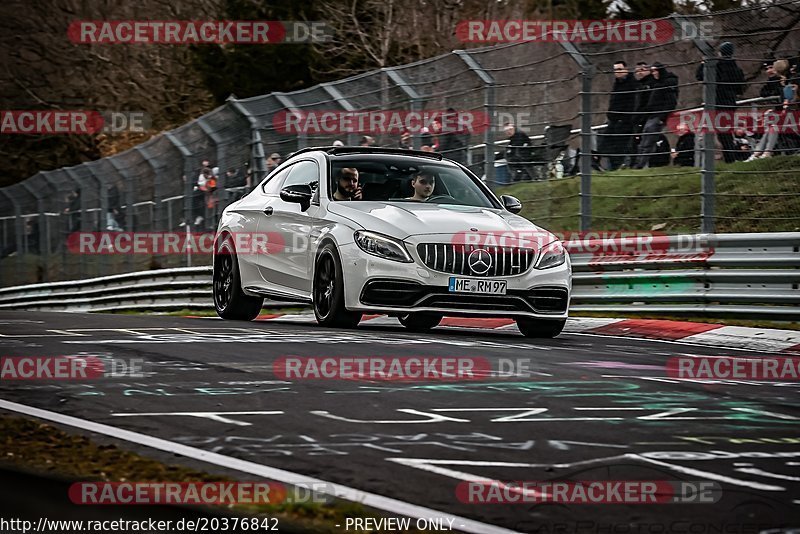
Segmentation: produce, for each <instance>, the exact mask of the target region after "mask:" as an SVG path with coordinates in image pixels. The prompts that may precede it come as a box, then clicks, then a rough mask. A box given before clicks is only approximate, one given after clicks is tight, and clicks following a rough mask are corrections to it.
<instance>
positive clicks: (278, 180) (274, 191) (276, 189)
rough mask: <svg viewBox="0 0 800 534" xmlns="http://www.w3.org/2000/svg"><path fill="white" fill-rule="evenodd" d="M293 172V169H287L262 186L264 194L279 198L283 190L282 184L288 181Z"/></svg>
mask: <svg viewBox="0 0 800 534" xmlns="http://www.w3.org/2000/svg"><path fill="white" fill-rule="evenodd" d="M291 170H292V167H287V168H285V169H283V170H282V171H281V172H279V173H278V174H276V175H274V176H272V177H271V178H270V179H269V181H268V182H267V183H265V184H264V185H263V186H262V188H263V191H264V193H266V194H267V195H271V196H278V194H279V193H280V190H281V184H283V181H284V180H286V177H287V176H288V175H289V171H291Z"/></svg>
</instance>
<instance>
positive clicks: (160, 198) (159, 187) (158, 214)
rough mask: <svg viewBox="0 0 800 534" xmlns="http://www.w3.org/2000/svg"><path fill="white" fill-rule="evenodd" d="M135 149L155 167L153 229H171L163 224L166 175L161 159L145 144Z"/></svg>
mask: <svg viewBox="0 0 800 534" xmlns="http://www.w3.org/2000/svg"><path fill="white" fill-rule="evenodd" d="M135 150H136V151H137V152H138V153H139V155H140V156H141V157H142V159H143V160H144V161H145V162H146V163H147V164H148V165H149V166H150V168H151V169H153V203H154V204H155V207H154V208H153V219H154V220H153V225H152V229H153V231H154V232H158V231H160V230H169V225H168V224H163V222H164V206H163V204H164V176H163V174H162V173H161V172H160V170H161V169H162V168H163V165H162V163H161V161H160V160H159V159H158V158H156V157H155V156H153V155H152V154H151V153H150V151H148V150H147V148H146V147H145V146H144V145H140V146H137V147H135Z"/></svg>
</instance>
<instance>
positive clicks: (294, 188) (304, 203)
mask: <svg viewBox="0 0 800 534" xmlns="http://www.w3.org/2000/svg"><path fill="white" fill-rule="evenodd" d="M313 195H314V192H313V191H312V190H311V186H310V185H308V184H295V185H287V186H286V187H284V188H283V189H281V200H283V201H284V202H296V203H297V204H300V209H302V210H303V211H306V210H307V209H308V207H309V206H311V197H312V196H313Z"/></svg>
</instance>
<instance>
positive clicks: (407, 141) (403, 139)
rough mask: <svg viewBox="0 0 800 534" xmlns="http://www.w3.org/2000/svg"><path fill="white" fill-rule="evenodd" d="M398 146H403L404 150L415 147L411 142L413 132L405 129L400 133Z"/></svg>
mask: <svg viewBox="0 0 800 534" xmlns="http://www.w3.org/2000/svg"><path fill="white" fill-rule="evenodd" d="M397 148H402V149H403V150H411V149H412V148H413V145H412V143H411V132H409V131H408V130H403V133H401V134H400V141H398V143H397Z"/></svg>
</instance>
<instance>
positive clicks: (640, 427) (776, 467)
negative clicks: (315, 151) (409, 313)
mask: <svg viewBox="0 0 800 534" xmlns="http://www.w3.org/2000/svg"><path fill="white" fill-rule="evenodd" d="M0 355H1V356H4V357H9V356H68V355H93V356H97V357H98V358H100V359H101V360H106V361H110V360H109V359H114V360H116V361H118V362H119V361H126V362H134V361H139V360H141V361H143V375H144V376H140V377H131V376H121V377H113V378H112V377H104V378H98V379H94V380H87V381H44V380H39V381H9V380H2V381H0V399H4V400H7V401H13V402H15V403H20V404H24V405H27V406H32V407H36V408H42V409H45V410H50V411H53V412H58V413H61V414H65V415H70V416H74V417H78V418H81V419H85V420H89V421H94V422H98V423H103V424H106V425H111V426H114V427H117V428H123V429H127V430H132V431H136V432H139V433H143V434H147V435H150V436H155V437H158V438H163V439H166V440H170V441H173V442H176V443H180V444H185V445H190V446H192V447H196V448H199V449H203V450H207V451H212V452H215V453H218V454H222V455H226V456H230V457H232V458H239V459H244V460H248V461H250V462H255V463H258V464H264V465H268V466H272V467H276V468H280V469H284V470H288V471H292V472H296V473H300V474H303V475H308V476H312V477H316V478H319V479H323V480H326V481H329V482H333V483H338V484H343V485H346V486H349V487H352V488H356V489H359V490H363V491H367V492H371V493H375V494H379V495H384V496H388V497H392V498H394V499H399V500H401V501H405V502H408V503H412V504H416V505H420V506H424V507H427V508H431V509H433V510H437V511H441V512H443V513H447V514H457V515H458V516H462V517H466V518H470V519H473V520H476V521H480V522H484V523H487V524H491V525H497V526H501V527H504V528H507V529H511V530H515V531H520V532H540V533H554V532H579V533H590V532H596V533H606V534H609V533H610V534H615V533H628V534H630V533H638V532H641V533H659V532H660V533H664V532H687V533H696V534H704V533H717V532H724V533H726V534H729V533H740V532H741V533H744V532H759V531H760V530H762V529H767V528H777V527H787V526H794V527H798V526H800V469H798V465H800V425H798V422H799V421H800V409H799V407H800V403H798V396H797V394H798V387H797V386H798V382H797V381H789V382H776V381H772V382H766V381H763V382H754V381H746V380H736V381H735V380H717V381H692V380H678V379H674V378H672V377H670V375H669V374H668V373H667V370H666V363H667V361H668V359H669V358H671V357H677V356H750V357H761V356H764V354H757V353H754V352H745V351H741V350H737V349H717V348H713V347H701V346H692V345H688V344H682V343H671V342H665V341H651V340H637V339H621V338H615V337H604V336H598V335H587V334H570V333H565V334H562V335H561V336H560V337H558V338H556V339H552V340H529V339H526V338H524V337H522V336H521V335H520V334H519V333H517V332H516V331H514V330H495V331H490V330H469V329H458V328H438V329H435V330H434V331H433V332H431V333H429V334H413V333H409V332H407V331H405V330H404V329H403V328H402V327H401V326H400V325H399V324H397V325H392V324H388V321H383V324H370V323H362V326H360V327H359V328H358V329H355V330H333V329H326V328H320V327H317V326H315V325H311V324H307V323H304V322H298V321H293V320H292V319H291V318H288V319H286V320H280V319H277V320H272V321H263V322H258V321H257V322H253V323H243V322H226V321H222V320H217V319H213V318H186V317H172V316H152V315H151V316H147V315H142V316H131V315H111V314H105V315H104V314H68V313H21V312H0ZM285 356H298V357H312V356H313V357H364V356H381V357H412V356H415V357H419V356H422V357H460V358H467V357H471V358H485V359H486V360H487V361H488V362H489V364H490V367H491V368H492V369H493V370H497V369H499V368H500V367H501V365H502V366H505V368H508V367H509V366H510V365H511V362H518V361H527V362H529V363H530V366H529V370H528V371H526V372H520V373H518V374H517V375H515V376H508V375H505V376H503V375H502V373H496V372H490V373H486V374H485V376H479V377H476V379H473V380H458V381H453V380H427V381H414V382H410V381H383V380H330V379H320V380H311V379H301V380H296V379H293V380H286V379H284V377H283V376H282V375H281V374H280V372H279V371H278V370H277V369H274V368H273V363H274V362H275V361H276V360H277V359H278V358H281V357H285ZM481 361H482V360H481ZM517 369H519V366H518V367H517ZM231 412H268V413H247V414H241V413H237V414H232V413H231ZM125 446H126V447H128V448H132V449H134V450H139V451H143V452H147V450H146V448H145V447H142V446H141V445H134V444H125ZM137 447H138V448H137ZM149 454H150V456H154V457H160V458H164V459H169V461H171V462H173V463H174V462H176V461H177V462H180V461H182V460H181V459H180V458H179V457H175V456H171V455H168V454H165V453H157V452H156V453H153V452H151V453H149ZM184 463H186V464H187V465H191V466H193V467H201V468H202V467H204V466H203V464H202V462H197V461H195V460H191V461H189V460H187V461H185V462H184ZM240 477H241V478H242V479H243V480H249V479H250V478H248V477H247V476H245V475H241V474H240ZM476 479H490V480H499V481H548V480H549V481H552V480H650V481H670V482H679V481H684V482H686V481H691V482H699V481H706V482H714V483H716V484H718V485H719V487H720V488H721V490H722V491H721V494H718V495H716V499H718V500H717V502H714V503H709V502H701V503H663V504H564V503H541V502H525V503H515V504H484V503H469V502H462V501H461V500H459V498H458V497H457V492H456V488H457V486H458V484H459V483H460V482H463V481H469V480H476ZM343 531H344V530H343ZM350 531H351V532H352V531H353V530H350Z"/></svg>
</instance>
